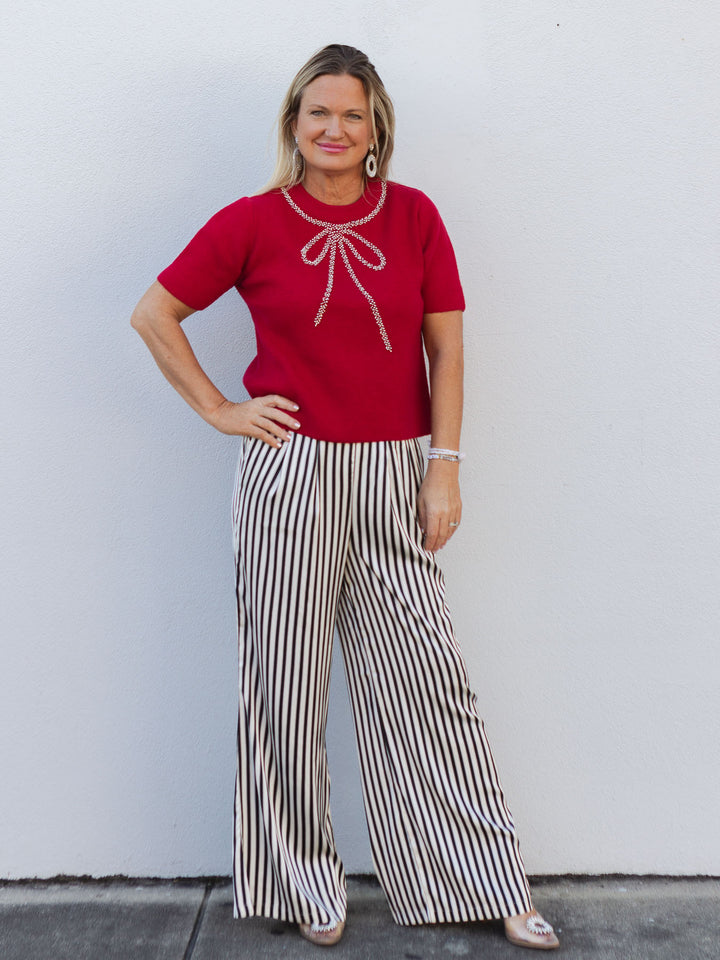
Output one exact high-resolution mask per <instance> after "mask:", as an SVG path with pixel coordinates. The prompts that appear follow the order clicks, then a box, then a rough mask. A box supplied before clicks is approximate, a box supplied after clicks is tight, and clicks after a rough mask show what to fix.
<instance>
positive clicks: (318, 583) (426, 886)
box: [132, 44, 558, 949]
mask: <svg viewBox="0 0 720 960" xmlns="http://www.w3.org/2000/svg"><path fill="white" fill-rule="evenodd" d="M393 133H394V113H393V107H392V103H391V101H390V98H389V96H388V94H387V92H386V90H385V88H384V86H383V84H382V82H381V80H380V78H379V76H378V74H377V72H376V71H375V68H374V67H373V65H372V64H371V63H370V61H369V60H368V58H367V57H366V56H365V54H363V53H361V52H360V51H359V50H356V49H354V48H353V47H347V46H342V45H339V44H332V45H330V46H328V47H325V48H324V49H323V50H320V51H319V52H318V53H316V54H315V55H314V56H313V57H312V58H311V59H310V60H309V61H308V62H307V63H306V64H305V66H304V67H302V69H301V70H300V71H299V73H298V74H297V76H296V77H295V79H294V80H293V82H292V85H291V87H290V90H289V91H288V93H287V96H286V97H285V101H284V103H283V106H282V109H281V113H280V121H279V151H278V161H277V166H276V169H275V172H274V174H273V177H272V179H271V181H270V183H269V184H268V185H267V186H266V187H265V188H264V190H262V191H261V192H259V193H257V194H255V195H253V196H249V197H243V198H242V199H240V200H237V201H236V202H234V203H231V204H230V205H229V206H227V207H225V208H224V209H222V210H220V211H219V213H217V214H215V216H213V217H212V218H211V219H210V220H209V222H208V223H207V224H205V226H204V227H202V229H200V231H199V232H198V233H197V234H196V236H195V237H194V238H193V239H192V240H191V241H190V243H189V244H188V246H187V247H186V248H185V250H183V251H182V252H181V253H180V255H179V256H178V257H177V259H176V260H175V261H174V262H173V263H172V264H170V266H168V267H167V268H166V269H165V270H163V271H162V273H160V275H159V277H158V280H157V282H155V283H154V284H153V285H152V286H151V287H150V289H149V290H148V291H147V293H146V294H145V295H144V296H143V298H142V299H141V301H140V303H139V304H138V306H137V308H136V310H135V312H134V314H133V320H132V322H133V326H134V327H135V329H136V330H137V331H138V332H139V333H140V335H141V336H142V337H143V339H144V340H145V342H146V344H147V345H148V347H149V348H150V350H151V351H152V353H153V356H154V357H155V359H156V361H157V363H158V366H159V367H160V369H161V370H162V372H163V374H164V375H165V376H166V377H167V379H168V380H169V381H170V383H171V384H172V385H173V386H174V387H175V389H176V390H177V391H178V392H179V393H180V394H181V396H182V397H183V398H184V399H185V400H186V401H187V402H188V403H189V404H190V406H192V408H193V409H194V410H196V411H197V413H199V414H200V416H201V417H203V419H204V420H206V421H207V422H208V423H209V424H210V425H211V426H213V427H215V429H217V430H219V431H220V432H222V433H225V434H230V435H233V436H237V437H238V438H239V446H240V450H239V462H238V470H237V479H236V484H235V491H234V496H233V519H234V532H235V548H236V569H237V605H238V625H239V691H240V710H239V724H238V765H237V778H236V789H235V804H234V830H235V832H234V851H233V853H234V855H233V893H234V916H235V917H236V918H239V917H250V916H265V917H273V918H275V919H278V920H286V921H291V922H295V923H297V924H299V928H300V932H301V933H302V935H303V936H305V937H306V938H307V939H309V940H311V941H313V942H314V943H317V944H324V945H330V944H333V943H336V942H337V941H338V940H339V939H340V937H341V935H342V932H343V928H344V924H345V917H346V907H347V898H346V880H345V873H344V869H343V865H342V863H341V861H340V859H339V857H338V854H337V851H336V848H335V843H334V839H333V831H332V824H331V819H330V806H329V777H328V770H327V756H326V751H325V727H326V720H327V707H328V687H329V680H330V661H331V651H332V643H333V632H334V629H335V628H336V627H337V629H338V633H339V637H340V642H341V646H342V652H343V657H344V661H345V670H346V677H347V682H348V687H349V692H350V700H351V704H352V709H353V717H354V723H355V730H356V735H357V747H358V752H359V758H360V769H361V775H362V784H363V797H364V802H365V807H366V812H367V821H368V826H369V830H370V839H371V846H372V853H373V859H374V864H375V868H376V871H377V875H378V879H379V881H380V883H381V884H382V887H383V890H384V892H385V894H386V897H387V900H388V904H389V907H390V910H391V912H392V916H393V918H394V920H395V921H396V922H397V923H400V924H422V923H438V922H461V921H470V920H486V919H492V918H495V919H500V918H503V919H504V922H505V931H506V935H507V936H508V938H509V939H510V940H512V942H513V943H517V944H519V945H522V946H526V947H534V948H538V949H552V948H554V947H556V946H557V945H558V941H557V938H556V937H555V934H554V933H553V930H552V927H550V925H549V924H547V923H546V922H545V921H544V920H543V919H542V918H541V917H540V916H539V915H538V914H537V912H536V911H535V910H534V909H533V906H532V902H531V899H530V892H529V889H528V884H527V879H526V876H525V870H524V867H523V862H522V858H521V855H520V851H519V846H518V840H517V836H516V833H515V828H514V824H513V821H512V818H511V816H510V813H509V811H508V808H507V806H506V803H505V799H504V796H503V793H502V790H501V787H500V784H499V781H498V776H497V772H496V768H495V765H494V762H493V758H492V754H491V752H490V748H489V746H488V743H487V740H486V737H485V732H484V728H483V724H482V721H481V719H480V716H479V714H478V710H477V704H476V699H475V695H474V693H472V691H471V690H470V688H469V685H468V675H467V670H466V667H465V663H464V661H463V658H462V654H461V651H460V649H459V647H458V644H457V641H456V639H455V636H454V634H453V628H452V624H451V620H450V615H449V612H448V609H447V605H446V603H445V594H444V583H443V577H442V574H441V572H440V569H439V567H438V564H437V561H436V558H435V554H436V552H437V551H438V550H440V549H441V548H442V547H443V546H444V545H445V544H446V543H447V542H448V540H449V539H450V538H451V537H452V535H453V533H454V532H455V531H456V530H457V528H458V525H459V524H460V519H461V499H460V488H459V483H458V471H459V464H460V459H461V454H460V453H459V445H460V426H461V419H462V393H463V391H462V372H463V354H462V311H463V309H464V306H465V304H464V299H463V293H462V289H461V285H460V280H459V278H458V272H457V267H456V263H455V257H454V253H453V249H452V246H451V243H450V240H449V238H448V234H447V232H446V230H445V227H444V225H443V223H442V220H441V219H440V216H439V214H438V212H437V210H436V208H435V207H434V205H433V204H432V202H431V201H430V200H429V199H428V198H427V197H426V196H425V195H424V194H423V193H421V192H420V191H418V190H415V189H412V188H410V187H406V186H402V185H400V184H398V183H394V182H391V181H389V180H388V179H387V174H388V165H389V162H390V157H391V155H392V150H393ZM232 287H235V288H236V289H237V291H238V292H239V294H240V295H241V296H242V298H243V299H244V301H245V302H246V304H247V305H248V307H249V309H250V313H251V315H252V319H253V323H254V326H255V333H256V340H257V355H256V356H255V358H254V359H253V361H252V363H251V364H250V366H249V367H248V369H247V371H246V373H245V377H244V384H245V387H246V388H247V391H248V393H249V395H250V399H249V400H245V401H240V402H235V401H233V400H231V399H229V398H227V397H225V396H224V395H223V394H222V393H221V392H220V391H219V390H218V389H217V387H216V386H215V385H214V384H213V383H212V381H211V380H210V379H209V377H208V376H207V374H206V373H205V372H204V371H203V370H202V369H201V367H200V365H199V364H198V361H197V360H196V358H195V355H194V353H193V351H192V348H191V347H190V344H189V342H188V340H187V338H186V337H185V334H184V333H183V330H182V327H181V324H182V321H183V320H185V318H186V317H188V316H189V315H190V314H191V313H193V312H194V311H196V310H202V309H203V308H205V307H207V306H209V304H211V303H212V302H213V301H214V300H216V299H217V298H218V297H219V296H221V295H222V294H223V293H225V292H226V291H227V290H229V289H230V288H232ZM424 353H425V354H426V355H427V358H428V362H429V384H428V378H427V376H426V368H425V361H424ZM428 434H430V436H431V447H430V452H429V455H428V457H429V459H428V462H427V467H426V466H425V459H424V456H423V450H422V449H421V446H420V441H419V438H421V437H424V436H427V435H428Z"/></svg>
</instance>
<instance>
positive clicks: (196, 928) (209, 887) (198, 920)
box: [182, 880, 215, 960]
mask: <svg viewBox="0 0 720 960" xmlns="http://www.w3.org/2000/svg"><path fill="white" fill-rule="evenodd" d="M214 886H215V883H214V881H212V880H209V881H208V882H207V883H206V884H205V893H204V894H203V898H202V902H201V904H200V906H199V907H198V912H197V915H196V917H195V923H194V924H193V928H192V932H191V933H190V939H189V940H188V944H187V946H186V947H185V953H184V954H183V955H182V960H190V958H191V957H192V955H193V951H194V950H195V944H196V943H197V939H198V937H199V936H200V928H201V927H202V922H203V919H204V917H205V910H206V909H207V905H208V900H209V899H210V894H211V893H212V891H213V888H214Z"/></svg>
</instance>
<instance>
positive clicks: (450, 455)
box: [428, 447, 465, 463]
mask: <svg viewBox="0 0 720 960" xmlns="http://www.w3.org/2000/svg"><path fill="white" fill-rule="evenodd" d="M464 459H465V454H464V453H460V451H459V450H444V449H443V448H442V447H430V449H429V450H428V460H449V461H450V462H451V463H459V462H460V461H461V460H464Z"/></svg>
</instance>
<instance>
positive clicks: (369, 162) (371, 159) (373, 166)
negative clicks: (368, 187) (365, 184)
mask: <svg viewBox="0 0 720 960" xmlns="http://www.w3.org/2000/svg"><path fill="white" fill-rule="evenodd" d="M369 150H370V152H369V153H368V155H367V157H366V158H365V173H367V175H368V176H369V177H374V176H375V174H376V173H377V160H376V159H375V153H374V150H375V144H374V143H371V144H370V148H369Z"/></svg>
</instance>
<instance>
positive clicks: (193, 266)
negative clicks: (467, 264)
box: [158, 181, 465, 443]
mask: <svg viewBox="0 0 720 960" xmlns="http://www.w3.org/2000/svg"><path fill="white" fill-rule="evenodd" d="M383 198H384V199H383ZM290 201H292V203H291V202H290ZM313 221H317V222H313ZM158 280H159V282H160V283H161V284H162V286H163V287H165V289H166V290H168V291H169V292H170V293H172V294H173V295H174V296H175V297H177V298H178V300H181V301H182V302H183V303H185V304H187V306H189V307H192V308H193V309H195V310H202V309H204V308H205V307H207V306H209V305H210V304H211V303H213V301H215V300H216V299H217V298H218V297H220V296H221V295H222V294H223V293H225V292H226V291H227V290H229V289H230V288H231V287H235V288H236V289H237V291H238V293H239V294H240V296H241V297H242V298H243V300H244V301H245V302H246V304H247V306H248V308H249V310H250V314H251V316H252V319H253V323H254V326H255V337H256V343H257V355H256V356H255V358H254V359H253V361H252V362H251V364H250V366H249V367H248V369H247V371H246V372H245V376H244V377H243V383H244V384H245V387H246V389H247V390H248V392H249V394H250V396H251V397H258V396H264V395H266V394H271V393H274V394H280V395H281V396H284V397H287V398H288V399H289V400H293V401H295V403H297V404H298V405H299V407H300V409H299V410H298V412H297V418H298V420H299V421H300V425H301V426H300V430H299V431H298V432H299V433H303V434H305V435H307V436H310V437H314V438H316V439H319V440H331V441H336V442H345V443H358V442H364V441H372V440H406V439H410V438H411V437H419V436H424V435H425V434H428V433H429V432H430V398H429V392H428V383H427V375H426V370H425V360H424V354H423V346H422V335H421V329H422V322H423V315H424V314H425V313H440V312H445V311H450V310H463V309H464V307H465V302H464V298H463V292H462V288H461V285H460V279H459V277H458V271H457V265H456V262H455V255H454V253H453V249H452V245H451V243H450V239H449V237H448V234H447V231H446V229H445V227H444V225H443V222H442V220H441V219H440V215H439V213H438V211H437V209H436V208H435V206H434V205H433V203H432V202H431V201H430V200H429V199H428V197H426V196H425V194H423V193H421V192H420V191H419V190H415V189H412V188H410V187H405V186H402V185H401V184H398V183H393V182H387V183H386V185H385V191H383V185H382V183H381V182H379V181H373V182H372V183H371V184H369V186H368V188H367V189H366V191H365V194H364V195H363V196H362V197H361V198H360V199H359V200H357V201H356V202H355V203H351V204H348V205H341V206H335V205H331V204H326V203H322V202H321V201H319V200H316V199H315V198H314V197H313V196H311V195H310V194H309V193H308V192H307V191H306V190H305V188H304V187H303V186H302V185H301V184H298V185H297V186H295V187H292V188H291V189H290V190H288V191H287V195H285V194H284V193H283V192H281V191H280V190H276V191H272V192H270V193H264V194H260V195H258V196H253V197H243V198H241V199H240V200H237V201H235V203H231V204H230V205H229V206H227V207H225V208H223V209H222V210H220V211H219V212H218V213H216V214H215V215H214V216H213V217H211V219H210V220H209V221H208V222H207V223H206V224H205V226H204V227H202V228H201V229H200V231H199V232H198V233H197V234H196V235H195V237H193V239H192V240H191V241H190V243H189V244H188V245H187V247H186V248H185V249H184V250H183V251H182V253H181V254H180V255H179V256H178V257H177V259H176V260H174V261H173V263H171V264H170V266H169V267H167V268H166V269H165V270H163V272H162V273H161V274H160V275H159V276H158Z"/></svg>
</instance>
